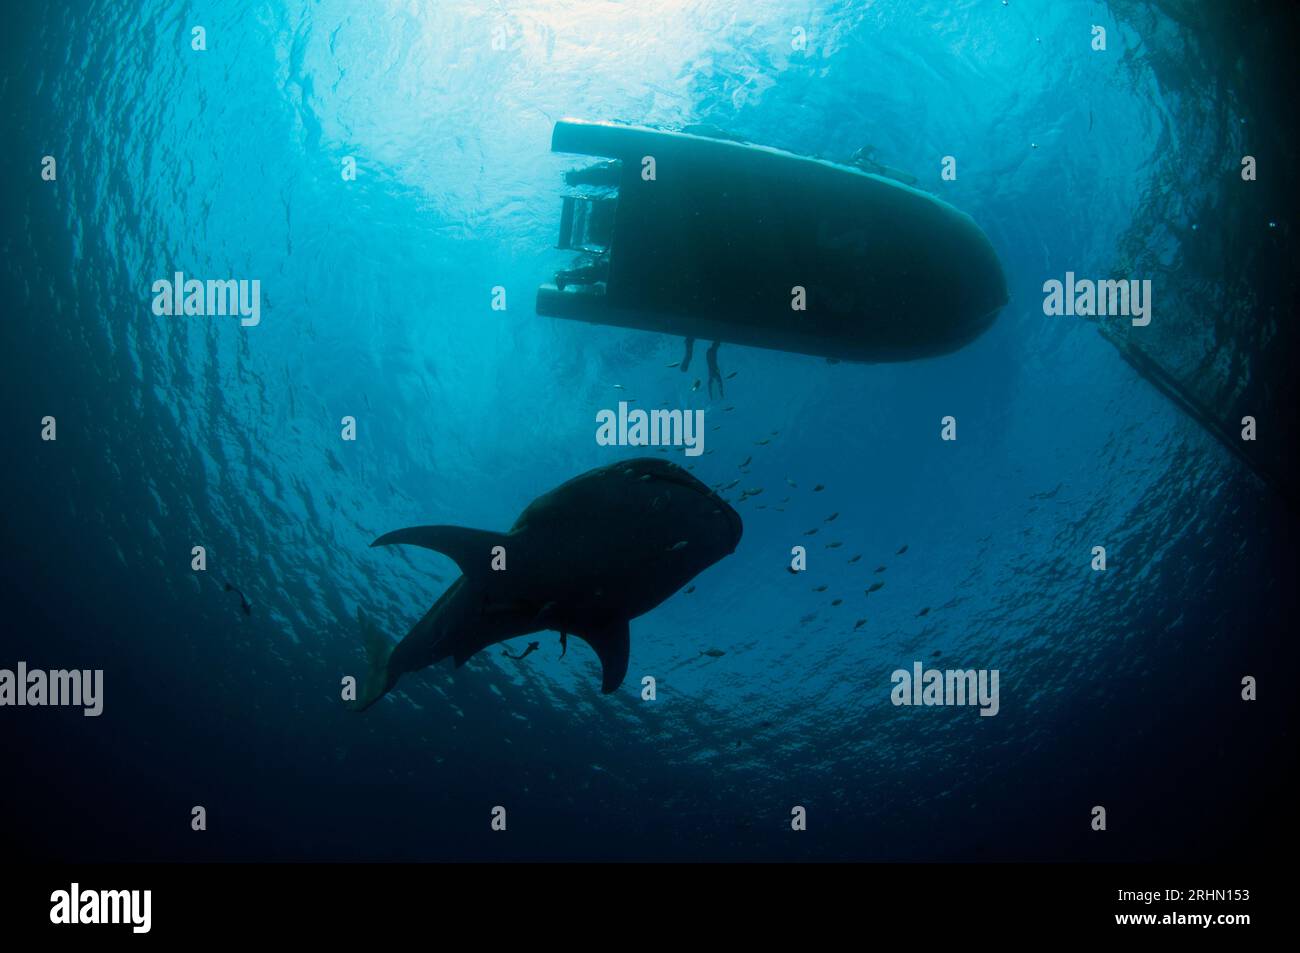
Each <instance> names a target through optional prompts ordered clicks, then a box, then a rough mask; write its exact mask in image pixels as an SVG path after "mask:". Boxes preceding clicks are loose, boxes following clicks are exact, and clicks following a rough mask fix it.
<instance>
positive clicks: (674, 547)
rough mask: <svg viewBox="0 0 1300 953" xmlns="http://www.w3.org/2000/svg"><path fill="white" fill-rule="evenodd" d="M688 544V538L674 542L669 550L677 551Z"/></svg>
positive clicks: (671, 551)
mask: <svg viewBox="0 0 1300 953" xmlns="http://www.w3.org/2000/svg"><path fill="white" fill-rule="evenodd" d="M688 545H689V543H688V542H687V540H682V541H681V542H680V543H673V544H672V545H671V546H669V547H668V550H667V551H668V552H670V553H675V552H677V551H679V550H682V549H685V548H686V547H687V546H688Z"/></svg>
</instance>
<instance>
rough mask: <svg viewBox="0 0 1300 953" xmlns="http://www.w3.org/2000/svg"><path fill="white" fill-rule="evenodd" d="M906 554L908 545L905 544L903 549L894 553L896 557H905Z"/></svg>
mask: <svg viewBox="0 0 1300 953" xmlns="http://www.w3.org/2000/svg"><path fill="white" fill-rule="evenodd" d="M905 552H907V543H904V544H903V548H902V549H900V550H899V551H898V552H896V553H894V555H895V556H901V555H903V553H905Z"/></svg>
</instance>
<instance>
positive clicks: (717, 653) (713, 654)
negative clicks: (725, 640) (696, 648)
mask: <svg viewBox="0 0 1300 953" xmlns="http://www.w3.org/2000/svg"><path fill="white" fill-rule="evenodd" d="M700 654H701V655H707V656H708V657H709V658H722V656H724V655H726V654H727V653H726V652H724V651H722V649H708V650H707V651H704V652H701V653H700Z"/></svg>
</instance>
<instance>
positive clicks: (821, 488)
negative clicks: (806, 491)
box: [813, 483, 826, 493]
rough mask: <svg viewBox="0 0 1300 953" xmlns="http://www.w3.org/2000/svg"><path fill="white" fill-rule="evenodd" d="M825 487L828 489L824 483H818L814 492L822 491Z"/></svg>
mask: <svg viewBox="0 0 1300 953" xmlns="http://www.w3.org/2000/svg"><path fill="white" fill-rule="evenodd" d="M824 489H826V487H825V486H824V485H823V484H821V483H818V484H817V485H816V486H815V487H813V492H814V493H820V492H821V491H822V490H824Z"/></svg>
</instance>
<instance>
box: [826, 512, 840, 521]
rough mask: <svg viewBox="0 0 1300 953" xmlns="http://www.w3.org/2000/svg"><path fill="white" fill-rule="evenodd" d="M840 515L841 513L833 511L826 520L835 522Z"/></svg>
mask: <svg viewBox="0 0 1300 953" xmlns="http://www.w3.org/2000/svg"><path fill="white" fill-rule="evenodd" d="M839 515H840V514H839V513H832V514H831V515H830V516H828V517H826V522H827V523H834V522H835V520H836V519H837V518H838V517H839Z"/></svg>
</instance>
